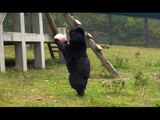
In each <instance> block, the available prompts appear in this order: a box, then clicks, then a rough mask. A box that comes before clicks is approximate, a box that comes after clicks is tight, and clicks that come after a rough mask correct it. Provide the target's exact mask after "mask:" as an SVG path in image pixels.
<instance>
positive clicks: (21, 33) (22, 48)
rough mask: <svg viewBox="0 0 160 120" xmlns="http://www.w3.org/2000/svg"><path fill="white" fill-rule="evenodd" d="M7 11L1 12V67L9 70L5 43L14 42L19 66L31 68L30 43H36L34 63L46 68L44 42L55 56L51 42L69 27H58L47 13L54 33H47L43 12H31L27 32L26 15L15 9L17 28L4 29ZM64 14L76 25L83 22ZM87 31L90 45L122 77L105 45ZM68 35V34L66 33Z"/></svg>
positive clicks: (106, 66) (114, 72) (108, 67)
mask: <svg viewBox="0 0 160 120" xmlns="http://www.w3.org/2000/svg"><path fill="white" fill-rule="evenodd" d="M6 14H7V13H0V71H1V72H4V71H5V57H4V56H5V51H4V45H14V46H15V63H16V68H19V69H21V70H23V71H27V58H26V44H33V45H34V66H35V68H40V69H44V68H45V55H44V43H47V44H48V47H49V51H50V54H51V57H53V58H54V54H53V52H59V51H53V49H52V48H54V47H55V46H52V45H51V44H52V43H54V41H53V37H54V35H55V34H57V33H62V34H65V35H66V29H65V28H57V26H56V24H55V22H54V20H53V19H52V16H51V14H50V13H44V14H45V17H46V19H47V22H48V24H49V26H50V29H51V32H52V35H48V34H44V32H43V16H42V13H31V14H32V19H31V21H32V32H31V33H26V32H25V17H24V13H12V14H13V16H14V32H5V31H3V21H4V19H5V17H6ZM61 15H62V16H63V17H64V18H66V20H68V21H69V22H70V23H71V25H73V26H81V25H82V24H81V23H80V22H79V21H78V20H77V19H74V18H73V17H72V16H71V15H70V14H69V13H61ZM85 34H86V43H87V45H88V47H90V48H91V49H92V50H93V52H94V53H95V54H96V56H97V57H98V58H99V59H100V61H101V63H102V65H103V66H104V67H105V68H107V70H108V71H109V73H110V74H111V76H112V77H119V74H118V72H117V71H116V69H115V68H114V67H113V66H112V64H111V63H110V62H109V61H108V60H107V58H106V57H105V56H104V55H103V53H102V48H101V46H100V45H97V44H96V43H95V42H94V40H93V39H92V36H91V35H90V34H89V33H87V32H86V33H85ZM66 37H67V36H66ZM59 58H60V62H61V63H62V62H63V63H64V62H65V60H64V57H63V55H62V53H61V52H59Z"/></svg>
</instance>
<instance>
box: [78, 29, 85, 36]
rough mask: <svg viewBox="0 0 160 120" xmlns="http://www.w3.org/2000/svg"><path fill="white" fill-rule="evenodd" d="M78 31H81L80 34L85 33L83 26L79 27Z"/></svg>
mask: <svg viewBox="0 0 160 120" xmlns="http://www.w3.org/2000/svg"><path fill="white" fill-rule="evenodd" d="M76 31H77V32H78V33H80V34H83V35H84V34H85V32H84V30H83V28H81V27H77V29H76Z"/></svg>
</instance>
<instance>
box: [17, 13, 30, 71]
mask: <svg viewBox="0 0 160 120" xmlns="http://www.w3.org/2000/svg"><path fill="white" fill-rule="evenodd" d="M14 15H15V23H14V25H15V26H14V28H15V31H16V32H21V42H17V43H15V61H16V67H17V68H20V69H22V70H23V71H27V58H26V41H25V22H24V13H14Z"/></svg>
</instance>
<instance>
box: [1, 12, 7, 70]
mask: <svg viewBox="0 0 160 120" xmlns="http://www.w3.org/2000/svg"><path fill="white" fill-rule="evenodd" d="M5 17H6V13H0V71H1V72H5V55H4V41H3V21H4V18H5Z"/></svg>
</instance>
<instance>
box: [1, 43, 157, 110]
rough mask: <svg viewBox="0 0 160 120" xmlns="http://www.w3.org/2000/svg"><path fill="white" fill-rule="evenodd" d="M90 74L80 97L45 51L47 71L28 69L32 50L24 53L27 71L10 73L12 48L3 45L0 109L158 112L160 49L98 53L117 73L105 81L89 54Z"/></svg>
mask: <svg viewBox="0 0 160 120" xmlns="http://www.w3.org/2000/svg"><path fill="white" fill-rule="evenodd" d="M87 52H88V56H89V58H90V61H91V75H90V79H89V81H88V85H87V88H86V93H85V96H84V97H78V96H77V95H76V92H75V91H74V90H73V89H72V88H71V87H70V85H69V82H68V71H67V69H66V66H65V64H60V63H59V62H58V54H57V55H56V59H55V60H53V59H51V57H50V55H49V51H48V48H47V47H46V48H45V60H46V69H45V70H36V69H34V67H33V50H31V49H28V48H27V58H28V71H27V72H21V71H19V70H17V69H16V68H15V65H14V64H15V61H14V57H15V55H14V48H13V46H5V58H6V67H7V70H6V72H5V73H0V106H1V107H155V106H157V107H159V106H160V92H159V91H160V49H159V48H143V47H128V46H110V48H109V49H103V53H104V54H105V56H106V57H107V58H108V59H109V61H110V62H111V63H112V64H113V66H114V67H115V68H116V69H117V71H118V72H119V74H120V79H114V78H110V77H109V73H108V71H107V70H106V69H105V68H104V67H102V65H101V63H100V61H99V59H98V58H97V57H96V55H95V54H94V53H93V52H92V50H91V49H88V51H87Z"/></svg>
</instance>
